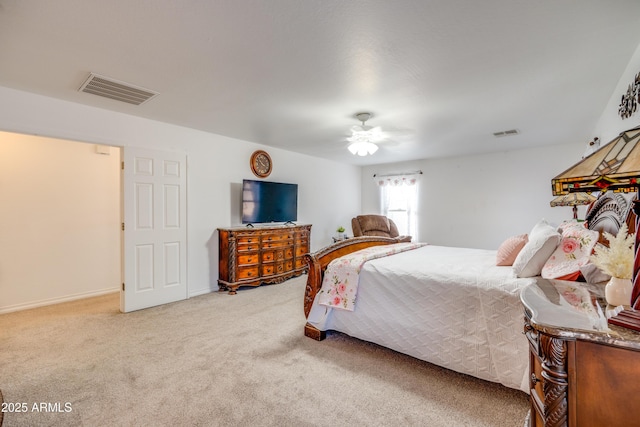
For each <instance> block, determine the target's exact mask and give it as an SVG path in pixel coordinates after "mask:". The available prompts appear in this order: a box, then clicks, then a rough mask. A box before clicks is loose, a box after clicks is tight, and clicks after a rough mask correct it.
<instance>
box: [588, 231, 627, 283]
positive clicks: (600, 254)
mask: <svg viewBox="0 0 640 427" xmlns="http://www.w3.org/2000/svg"><path fill="white" fill-rule="evenodd" d="M603 235H604V237H605V239H607V240H608V241H609V247H608V248H607V247H606V246H604V245H602V244H600V243H598V244H597V245H596V247H595V249H594V254H593V255H591V257H590V258H589V259H590V260H591V262H593V263H594V264H595V265H596V267H598V268H599V269H600V270H602V271H603V272H604V273H606V274H608V275H609V276H611V277H618V278H620V279H631V278H632V276H633V244H634V241H635V240H634V239H635V235H634V234H633V233H632V234H628V229H627V224H623V225H622V227H620V231H618V235H617V236H613V235H612V234H611V233H608V232H606V231H605V232H603Z"/></svg>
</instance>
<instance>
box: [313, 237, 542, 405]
mask: <svg viewBox="0 0 640 427" xmlns="http://www.w3.org/2000/svg"><path fill="white" fill-rule="evenodd" d="M495 257H496V251H493V250H482V249H468V248H451V247H444V246H432V245H429V246H424V247H421V248H419V249H415V250H411V251H407V252H402V253H399V254H395V255H391V256H389V257H385V258H379V259H375V260H371V261H368V262H367V263H365V265H364V267H363V269H362V271H361V273H360V284H359V287H358V303H357V304H356V307H355V310H354V311H353V312H349V311H344V310H334V309H331V308H328V307H324V306H320V305H318V304H317V301H314V304H313V307H312V309H311V312H310V313H309V317H308V319H307V320H308V322H309V323H311V324H312V325H314V326H315V327H317V328H318V329H320V330H336V331H340V332H344V333H346V334H348V335H350V336H353V337H356V338H359V339H363V340H366V341H370V342H374V343H377V344H380V345H382V346H385V347H388V348H391V349H393V350H396V351H399V352H402V353H405V354H408V355H410V356H413V357H416V358H418V359H421V360H425V361H427V362H430V363H433V364H436V365H439V366H442V367H445V368H448V369H452V370H454V371H457V372H461V373H465V374H469V375H473V376H474V377H477V378H481V379H484V380H488V381H493V382H499V383H501V384H504V385H505V386H507V387H510V388H515V389H520V390H523V391H525V392H527V393H528V392H529V382H528V371H529V363H528V362H529V359H528V343H527V339H526V337H525V336H524V335H523V333H522V331H523V324H524V320H523V318H524V311H523V308H522V305H521V303H520V298H519V295H520V290H521V289H522V288H523V287H524V286H526V285H527V284H529V283H532V282H533V280H534V279H531V278H528V279H519V278H516V277H515V274H514V273H513V270H512V268H511V267H497V266H495Z"/></svg>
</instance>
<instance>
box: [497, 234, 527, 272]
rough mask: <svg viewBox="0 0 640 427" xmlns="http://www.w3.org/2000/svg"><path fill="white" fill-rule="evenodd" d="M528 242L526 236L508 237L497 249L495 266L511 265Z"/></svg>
mask: <svg viewBox="0 0 640 427" xmlns="http://www.w3.org/2000/svg"><path fill="white" fill-rule="evenodd" d="M528 241H529V238H528V236H527V235H526V234H520V235H519V236H513V237H509V238H508V239H507V240H505V241H504V242H502V244H501V245H500V247H499V248H498V254H497V255H496V265H513V261H515V260H516V257H517V256H518V254H519V253H520V251H521V250H522V248H523V247H524V245H525V244H526V243H527V242H528Z"/></svg>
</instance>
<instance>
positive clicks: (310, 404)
mask: <svg viewBox="0 0 640 427" xmlns="http://www.w3.org/2000/svg"><path fill="white" fill-rule="evenodd" d="M305 280H306V276H302V277H300V278H297V279H293V280H290V281H287V282H285V283H282V284H279V285H271V286H262V287H259V288H250V289H246V290H245V289H242V290H240V291H239V292H238V294H237V295H235V296H229V295H227V294H226V293H212V294H207V295H202V296H199V297H196V298H192V299H189V300H187V301H180V302H177V303H173V304H168V305H164V306H161V307H155V308H151V309H147V310H141V311H138V312H134V313H129V314H122V313H119V311H118V296H117V294H113V295H106V296H103V297H97V298H91V299H86V300H82V301H74V302H70V303H65V304H59V305H56V306H50V307H42V308H38V309H34V310H28V311H23V312H17V313H9V314H4V315H0V344H1V346H0V360H2V363H1V364H0V389H1V390H2V392H3V394H4V399H5V402H13V403H24V404H26V408H27V410H26V411H25V412H15V411H14V412H6V413H5V414H4V424H3V427H10V426H36V425H37V426H41V425H50V426H103V425H109V426H139V425H140V426H141V425H155V426H177V425H180V426H325V425H326V426H399V425H403V426H436V427H437V426H496V427H497V426H518V427H520V426H522V425H523V423H524V420H525V417H526V414H527V409H528V396H527V395H526V394H524V393H522V392H520V391H516V390H511V389H507V388H505V387H503V386H501V385H499V384H493V383H487V382H485V381H481V380H477V379H475V378H472V377H469V376H466V375H461V374H457V373H454V372H451V371H447V370H445V369H442V368H439V367H437V366H433V365H431V364H429V363H425V362H422V361H419V360H416V359H413V358H411V357H408V356H405V355H402V354H398V353H395V352H393V351H390V350H388V349H384V348H381V347H379V346H376V345H373V344H370V343H366V342H362V341H359V340H356V339H353V338H350V337H348V336H345V335H342V334H338V333H333V334H330V336H329V337H328V338H327V339H326V340H325V341H322V342H316V341H313V340H311V339H309V338H306V337H304V336H303V325H304V315H303V312H302V297H303V293H304V282H305Z"/></svg>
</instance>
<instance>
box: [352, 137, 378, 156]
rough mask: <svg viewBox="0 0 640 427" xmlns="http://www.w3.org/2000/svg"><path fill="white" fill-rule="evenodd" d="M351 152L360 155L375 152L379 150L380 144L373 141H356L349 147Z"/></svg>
mask: <svg viewBox="0 0 640 427" xmlns="http://www.w3.org/2000/svg"><path fill="white" fill-rule="evenodd" d="M347 148H348V149H349V151H351V154H353V155H358V156H366V155H367V154H373V153H375V152H376V151H378V146H377V145H376V144H374V143H372V142H368V141H363V142H354V143H352V144H349V147H347Z"/></svg>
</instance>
